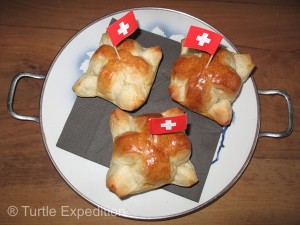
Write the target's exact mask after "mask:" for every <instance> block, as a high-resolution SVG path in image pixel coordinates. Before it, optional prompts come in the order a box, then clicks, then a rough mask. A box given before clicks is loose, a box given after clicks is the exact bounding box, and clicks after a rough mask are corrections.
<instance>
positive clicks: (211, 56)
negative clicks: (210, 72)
mask: <svg viewBox="0 0 300 225" xmlns="http://www.w3.org/2000/svg"><path fill="white" fill-rule="evenodd" d="M213 56H214V55H210V58H209V60H208V62H207V64H206V66H205V69H207V67H208V66H209V64H210V61H211V60H212V58H213Z"/></svg>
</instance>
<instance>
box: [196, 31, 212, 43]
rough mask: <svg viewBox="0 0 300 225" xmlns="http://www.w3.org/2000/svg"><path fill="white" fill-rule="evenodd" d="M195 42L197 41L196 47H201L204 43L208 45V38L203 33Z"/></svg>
mask: <svg viewBox="0 0 300 225" xmlns="http://www.w3.org/2000/svg"><path fill="white" fill-rule="evenodd" d="M196 40H197V41H199V43H198V45H201V46H203V45H204V44H205V43H206V44H209V42H210V39H209V38H208V34H207V33H203V34H202V36H200V35H198V36H197V38H196Z"/></svg>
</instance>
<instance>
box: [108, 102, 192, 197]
mask: <svg viewBox="0 0 300 225" xmlns="http://www.w3.org/2000/svg"><path fill="white" fill-rule="evenodd" d="M181 114H184V112H183V111H182V110H181V109H179V108H177V107H174V108H170V109H168V110H166V111H165V112H163V113H152V114H143V115H138V116H131V115H130V114H128V113H127V112H124V111H123V110H121V109H119V108H117V109H115V110H114V111H113V112H112V114H111V117H110V128H111V133H112V137H113V153H112V159H111V163H110V168H109V170H108V172H107V176H106V186H107V187H108V188H109V190H111V191H112V192H114V193H115V194H116V195H117V196H119V197H120V198H124V197H126V196H129V195H132V194H136V193H140V192H144V191H147V190H151V189H155V188H158V187H161V186H163V185H165V184H176V185H180V186H185V187H188V186H191V185H193V184H195V183H196V182H197V181H198V178H197V175H196V172H195V170H194V167H193V165H192V163H191V161H190V159H189V158H190V155H191V143H190V140H189V138H188V136H187V135H186V133H185V132H184V131H180V132H176V133H168V134H159V135H153V134H150V133H149V122H148V120H149V118H160V117H167V116H177V115H181Z"/></svg>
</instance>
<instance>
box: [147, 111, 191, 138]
mask: <svg viewBox="0 0 300 225" xmlns="http://www.w3.org/2000/svg"><path fill="white" fill-rule="evenodd" d="M186 126H187V115H186V114H182V115H179V116H169V117H161V118H150V119H149V128H150V134H164V133H173V132H178V131H182V130H185V129H186Z"/></svg>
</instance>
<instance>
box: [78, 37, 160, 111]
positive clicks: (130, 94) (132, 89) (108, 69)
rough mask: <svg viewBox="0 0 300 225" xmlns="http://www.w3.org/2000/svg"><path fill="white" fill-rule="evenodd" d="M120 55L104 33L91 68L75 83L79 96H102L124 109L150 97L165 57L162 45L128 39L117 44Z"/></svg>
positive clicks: (132, 108)
mask: <svg viewBox="0 0 300 225" xmlns="http://www.w3.org/2000/svg"><path fill="white" fill-rule="evenodd" d="M117 51H118V53H119V56H120V58H118V55H117V53H116V51H115V49H114V47H113V46H112V44H111V41H110V39H109V36H108V35H107V33H104V34H103V35H102V37H101V40H100V47H99V48H98V49H97V50H96V52H95V53H94V54H93V56H92V58H91V60H90V63H89V67H88V69H87V71H86V72H85V73H84V74H83V76H82V77H80V79H79V80H78V81H77V82H76V83H75V84H74V86H73V90H74V92H75V93H76V94H77V95H78V96H80V97H96V96H98V97H101V98H103V99H106V100H107V101H110V102H112V103H114V104H115V105H117V106H118V107H120V108H121V109H123V110H127V111H132V110H135V109H137V108H139V107H140V106H141V105H143V103H144V102H145V101H146V99H147V98H148V95H149V93H150V89H151V87H152V85H153V82H154V79H155V76H156V72H157V68H158V65H159V63H160V60H161V58H162V51H161V48H160V47H159V46H156V47H151V48H143V47H142V46H141V45H140V44H139V43H138V42H137V41H135V40H131V39H128V40H125V41H123V42H122V43H121V44H120V45H118V47H117Z"/></svg>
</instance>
